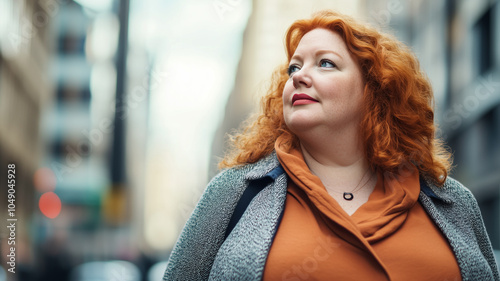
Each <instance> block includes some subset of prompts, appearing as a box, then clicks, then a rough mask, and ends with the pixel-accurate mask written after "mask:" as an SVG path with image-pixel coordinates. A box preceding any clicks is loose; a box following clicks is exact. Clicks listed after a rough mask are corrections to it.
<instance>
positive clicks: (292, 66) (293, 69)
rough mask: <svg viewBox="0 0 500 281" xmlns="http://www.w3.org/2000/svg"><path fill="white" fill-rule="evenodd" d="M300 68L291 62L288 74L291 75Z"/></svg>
mask: <svg viewBox="0 0 500 281" xmlns="http://www.w3.org/2000/svg"><path fill="white" fill-rule="evenodd" d="M299 69H300V68H299V66H298V65H296V64H292V65H290V66H289V67H288V76H292V74H293V73H294V72H296V71H298V70H299Z"/></svg>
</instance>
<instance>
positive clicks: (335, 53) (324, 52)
mask: <svg viewBox="0 0 500 281" xmlns="http://www.w3.org/2000/svg"><path fill="white" fill-rule="evenodd" d="M322 54H334V55H335V56H337V57H338V58H339V59H342V56H341V55H340V54H339V53H337V52H335V51H333V50H317V51H316V55H322Z"/></svg>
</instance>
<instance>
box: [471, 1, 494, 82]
mask: <svg viewBox="0 0 500 281" xmlns="http://www.w3.org/2000/svg"><path fill="white" fill-rule="evenodd" d="M493 12H494V6H492V7H489V8H488V10H486V12H485V13H484V14H483V15H482V16H481V17H480V18H479V20H478V21H477V23H476V25H475V26H474V33H475V38H476V46H477V47H476V58H477V62H478V65H477V67H478V70H479V74H480V75H483V74H485V73H486V72H487V71H488V70H490V68H491V67H493V64H494V57H493V56H494V54H493V50H494V48H493V44H494V42H495V38H494V32H493V28H494V27H493V20H494V18H493Z"/></svg>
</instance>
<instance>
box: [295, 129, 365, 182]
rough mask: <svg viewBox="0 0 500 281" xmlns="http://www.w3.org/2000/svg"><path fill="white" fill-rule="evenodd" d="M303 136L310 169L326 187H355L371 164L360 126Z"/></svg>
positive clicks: (304, 153) (302, 148)
mask: <svg viewBox="0 0 500 281" xmlns="http://www.w3.org/2000/svg"><path fill="white" fill-rule="evenodd" d="M300 140H301V143H300V145H301V150H302V154H303V155H304V160H305V161H306V163H307V165H308V167H309V169H310V170H311V172H312V173H313V174H315V175H316V176H318V177H319V178H320V179H321V181H322V182H323V184H324V185H325V186H326V187H327V188H331V189H334V190H337V189H338V190H344V191H345V190H352V189H354V188H355V187H356V185H357V184H358V183H359V182H360V180H361V179H362V177H363V175H365V174H366V173H367V170H368V169H369V168H370V165H369V163H368V161H367V159H366V157H365V153H364V148H363V146H362V143H361V141H360V139H359V137H358V133H357V130H351V132H343V133H342V134H333V135H332V134H325V133H324V132H323V134H321V135H318V136H317V137H313V138H307V139H303V138H300ZM369 174H371V173H369Z"/></svg>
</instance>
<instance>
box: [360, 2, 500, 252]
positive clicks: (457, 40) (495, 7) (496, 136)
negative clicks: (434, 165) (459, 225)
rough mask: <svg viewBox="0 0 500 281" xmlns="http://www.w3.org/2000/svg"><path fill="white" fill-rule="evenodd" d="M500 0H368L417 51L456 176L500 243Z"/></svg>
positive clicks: (374, 15) (375, 16) (382, 21)
mask: <svg viewBox="0 0 500 281" xmlns="http://www.w3.org/2000/svg"><path fill="white" fill-rule="evenodd" d="M499 2H500V1H498V0H496V1H488V0H481V1H463V0H442V1H430V0H419V1H411V2H406V1H398V0H388V1H367V5H368V6H367V8H368V10H369V11H370V12H369V18H370V19H371V21H372V22H373V23H375V24H376V25H379V26H381V28H382V29H386V30H388V31H390V32H394V33H395V34H396V35H397V36H398V37H399V38H400V39H401V40H402V41H404V42H405V43H407V44H409V45H410V46H411V47H412V49H413V50H414V51H415V53H416V54H417V56H418V57H419V60H420V62H421V66H422V68H423V69H424V71H425V72H426V73H427V75H428V76H429V79H430V80H431V83H432V85H433V89H434V95H435V98H436V122H437V124H438V126H439V129H440V132H439V134H440V136H442V137H443V138H444V139H445V140H446V142H447V143H448V145H449V146H450V148H451V150H452V152H453V155H454V164H455V168H454V170H453V171H452V173H451V176H452V177H454V178H456V179H457V180H459V181H460V182H462V183H463V184H464V185H465V186H467V187H468V188H470V189H471V191H472V192H473V193H474V195H475V196H476V198H477V200H478V203H479V206H480V207H481V210H482V213H483V218H484V220H485V224H486V228H487V230H488V233H489V235H490V238H491V241H492V243H493V246H494V248H496V249H499V248H500V220H499V219H498V217H499V214H500V209H499V208H500V201H499V199H500V197H499V196H500V194H499V191H500V146H499V145H498V143H499V140H500V4H499Z"/></svg>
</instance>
